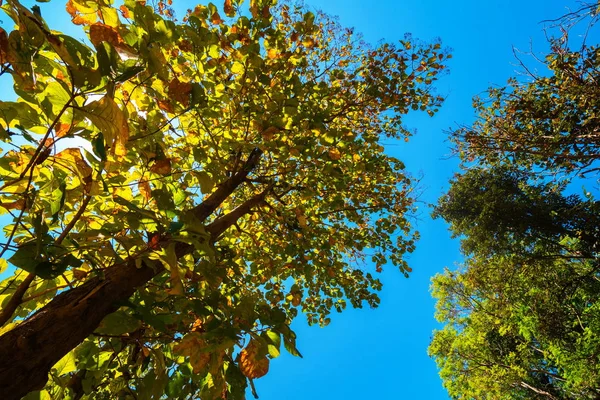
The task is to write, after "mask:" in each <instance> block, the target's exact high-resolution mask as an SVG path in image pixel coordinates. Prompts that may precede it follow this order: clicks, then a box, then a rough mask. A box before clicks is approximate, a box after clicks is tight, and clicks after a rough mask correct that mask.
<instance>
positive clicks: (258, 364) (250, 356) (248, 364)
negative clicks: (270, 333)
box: [239, 340, 269, 379]
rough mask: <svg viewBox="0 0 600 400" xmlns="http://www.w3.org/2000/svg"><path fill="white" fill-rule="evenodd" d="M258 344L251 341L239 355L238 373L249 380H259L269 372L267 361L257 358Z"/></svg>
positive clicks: (265, 358)
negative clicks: (240, 372)
mask: <svg viewBox="0 0 600 400" xmlns="http://www.w3.org/2000/svg"><path fill="white" fill-rule="evenodd" d="M258 350H259V349H258V344H257V342H256V341H255V340H251V341H250V343H248V346H246V348H245V349H244V350H242V351H241V353H240V356H239V357H240V371H242V374H244V375H245V376H247V377H248V378H250V379H256V378H260V377H262V376H265V375H266V374H267V372H269V359H268V358H267V357H266V355H265V356H262V357H258Z"/></svg>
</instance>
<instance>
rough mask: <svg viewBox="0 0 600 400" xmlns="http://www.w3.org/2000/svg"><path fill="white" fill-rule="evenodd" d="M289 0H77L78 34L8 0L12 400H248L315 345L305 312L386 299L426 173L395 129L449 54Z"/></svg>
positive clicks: (6, 391)
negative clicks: (309, 341)
mask: <svg viewBox="0 0 600 400" xmlns="http://www.w3.org/2000/svg"><path fill="white" fill-rule="evenodd" d="M274 3H275V2H274V1H270V0H250V2H249V7H248V8H244V7H243V5H242V4H241V0H226V1H225V2H224V4H223V7H222V8H217V6H215V5H213V4H208V5H207V6H202V5H199V6H197V7H196V8H194V9H193V10H189V11H188V13H187V14H186V16H185V17H184V18H183V21H181V22H179V21H177V20H175V18H174V16H173V12H172V10H171V8H170V7H169V4H168V3H166V2H163V1H159V2H158V3H157V4H156V7H155V8H153V7H150V6H148V5H145V2H144V1H134V0H125V2H124V3H123V4H122V5H121V6H119V7H118V8H116V7H113V6H111V5H109V2H105V1H103V0H85V1H84V0H69V1H68V3H67V11H68V12H69V13H70V15H71V17H72V21H73V23H75V24H78V25H81V26H82V27H83V29H84V31H85V33H86V36H87V37H86V40H84V41H80V40H77V39H75V38H72V37H69V36H66V35H63V34H61V33H59V32H56V31H54V30H52V27H50V26H49V25H48V24H47V22H46V21H44V20H43V19H42V17H41V16H40V15H39V14H40V13H39V12H36V13H32V12H31V11H30V10H28V9H27V8H25V7H23V6H22V5H20V4H19V2H18V1H17V0H7V1H5V2H4V5H3V6H2V9H3V11H4V12H5V13H6V15H7V16H8V17H9V18H10V19H12V20H13V21H14V23H15V28H14V30H12V31H11V32H5V31H3V30H2V31H0V62H1V64H2V69H1V73H2V74H5V75H10V77H11V78H12V80H13V82H14V91H15V93H16V94H17V95H18V99H17V101H14V102H13V101H2V102H0V119H1V123H0V140H1V141H2V158H1V160H0V177H1V178H0V179H1V184H0V187H1V189H0V196H1V197H0V204H1V208H0V210H1V211H2V212H4V213H8V214H9V217H12V223H10V224H8V225H7V226H5V228H4V232H5V234H6V237H7V241H6V243H5V244H4V245H3V246H2V249H1V255H0V256H1V257H3V258H1V260H0V268H1V269H2V270H6V269H7V268H8V266H9V264H10V265H12V266H14V267H16V268H13V269H12V270H14V273H13V274H12V276H8V277H7V278H6V279H5V280H4V281H2V282H1V283H0V304H1V307H2V308H1V312H0V326H1V328H0V334H1V336H0V397H1V398H2V399H18V398H21V396H23V395H25V394H26V393H28V392H30V391H33V390H38V391H39V390H41V392H40V393H37V394H34V395H33V396H42V397H44V396H46V397H52V398H71V399H80V398H95V399H119V398H122V399H129V398H137V399H158V398H164V397H165V396H166V397H169V398H181V399H184V398H197V397H201V398H203V399H213V398H228V399H241V398H244V397H245V389H246V386H247V385H248V384H250V385H251V387H252V390H253V391H254V386H252V380H253V379H255V378H259V377H261V376H263V375H264V374H266V373H267V371H268V369H269V360H270V359H272V358H274V357H277V356H278V355H279V353H280V350H281V344H282V343H283V345H284V347H285V348H286V349H287V351H289V352H290V353H292V354H294V355H300V353H299V352H298V350H297V349H296V346H295V334H294V332H292V331H291V330H290V323H291V321H292V320H293V319H294V318H295V317H296V316H297V315H298V313H299V311H301V312H303V313H304V314H305V315H306V317H307V318H308V322H309V323H310V324H317V323H318V324H320V325H327V324H328V323H329V314H330V312H331V311H332V310H336V311H339V312H341V311H342V310H343V309H344V308H346V305H347V303H350V305H352V306H353V307H362V306H363V305H364V304H367V305H369V306H372V307H374V306H377V304H378V302H379V299H378V297H377V294H376V291H378V290H380V289H381V282H380V281H379V280H378V279H377V277H376V275H375V273H376V272H379V271H381V268H382V266H383V265H384V264H386V262H388V260H389V261H390V262H391V263H392V264H394V265H396V266H397V267H398V268H399V269H400V270H401V271H402V272H403V273H404V274H407V273H408V271H409V268H408V266H407V265H406V263H405V261H404V259H403V255H404V253H406V252H410V251H412V249H413V247H414V239H415V236H414V232H413V230H412V228H411V226H410V224H409V222H408V221H407V213H410V212H411V210H412V209H413V207H414V205H413V198H412V195H411V191H412V189H411V181H410V178H409V177H408V176H407V174H406V173H405V172H404V166H403V164H402V162H400V161H399V160H397V159H394V158H392V157H389V156H387V155H386V154H385V153H384V148H383V146H382V145H381V144H380V139H382V138H407V137H408V136H409V131H408V130H407V129H405V128H404V126H403V125H402V116H403V115H404V114H406V113H407V112H409V111H410V110H422V111H426V112H428V113H429V114H433V113H434V112H435V111H436V110H437V107H438V106H439V105H440V103H441V99H440V97H437V96H435V95H434V94H432V87H431V84H432V83H433V82H434V81H435V79H436V76H437V75H438V73H440V72H441V71H442V70H443V68H444V65H443V62H444V61H445V60H446V58H447V57H449V56H448V55H447V54H446V53H445V52H444V51H443V50H442V49H441V48H440V45H439V44H438V43H433V44H430V45H426V44H420V43H415V42H413V41H412V40H411V39H410V38H409V37H407V38H406V40H404V41H401V42H400V44H398V45H392V44H381V45H379V46H377V47H372V46H369V45H367V44H365V43H363V42H362V41H361V40H360V38H359V37H358V36H357V35H355V34H354V33H353V31H352V30H351V29H344V28H342V27H341V26H339V25H338V24H337V23H335V22H334V21H332V20H331V19H329V18H328V17H327V16H325V15H322V14H320V13H318V14H316V15H315V14H314V13H312V12H307V11H306V10H305V9H303V8H302V7H299V6H293V5H289V4H286V3H284V4H282V5H280V6H274ZM71 138H78V139H80V140H84V141H87V142H89V144H90V148H89V149H81V148H77V147H73V146H72V145H71V143H72V142H70V139H71ZM367 254H369V256H371V257H372V259H373V261H374V264H375V266H374V268H373V269H374V270H376V271H370V269H371V267H370V266H369V265H368V264H366V262H365V261H366V257H367ZM8 271H11V269H9V270H8Z"/></svg>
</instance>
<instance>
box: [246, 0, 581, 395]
mask: <svg viewBox="0 0 600 400" xmlns="http://www.w3.org/2000/svg"><path fill="white" fill-rule="evenodd" d="M306 2H307V4H309V5H311V6H313V7H315V8H320V9H322V10H323V11H326V12H327V13H328V14H332V15H337V16H339V17H340V22H341V23H342V25H345V26H352V27H354V28H355V29H356V31H359V32H362V33H363V34H364V36H365V39H366V40H367V41H369V42H371V43H375V42H377V41H379V40H380V39H383V40H385V41H390V42H393V41H397V40H399V39H401V38H402V36H403V35H404V33H405V32H410V33H412V34H413V36H414V37H417V38H420V39H423V40H432V39H435V38H438V37H439V38H441V39H442V42H443V44H444V45H446V46H448V47H451V48H452V49H453V51H452V54H453V57H454V58H453V59H452V60H450V61H451V62H450V68H451V71H450V74H449V75H447V76H445V77H444V78H443V79H442V81H441V82H440V83H439V85H438V88H439V93H441V94H442V95H444V96H446V97H447V100H446V103H445V104H444V106H443V107H442V109H441V111H440V112H439V113H438V114H437V115H436V116H435V117H433V118H429V117H427V116H421V115H414V116H411V117H410V118H408V119H407V123H408V124H409V125H410V126H413V127H415V128H417V130H418V132H417V135H416V136H414V137H413V138H412V140H411V141H410V142H409V143H408V144H405V143H404V142H402V143H397V146H388V147H387V148H388V150H389V152H390V153H391V154H393V155H394V156H397V157H398V158H400V159H402V160H403V161H404V162H405V163H406V165H407V168H408V169H409V171H411V172H412V173H413V174H414V175H418V174H419V173H422V174H423V175H424V177H423V180H422V186H423V188H424V192H423V194H422V196H421V200H423V202H424V203H433V202H435V201H436V199H437V198H438V197H439V196H440V195H441V194H442V193H443V191H444V190H445V189H447V187H448V185H447V181H448V179H449V178H450V177H451V176H452V174H453V173H454V171H455V170H456V165H457V161H456V160H455V159H448V157H447V156H448V155H449V154H450V150H449V143H448V142H447V141H446V136H445V134H444V130H447V129H448V128H451V127H456V126H457V124H468V123H470V122H471V121H473V118H474V115H473V111H472V108H471V98H472V97H473V96H474V95H476V94H479V93H481V92H482V91H484V90H485V89H486V88H487V87H489V86H490V85H501V84H503V83H505V82H506V79H507V78H508V77H510V76H514V75H515V74H516V73H517V72H518V67H517V66H516V60H515V59H514V57H513V50H512V46H515V47H516V48H518V49H521V50H523V51H528V50H529V49H530V46H533V49H534V50H535V51H536V52H537V53H538V54H540V53H543V52H544V51H546V49H547V46H546V41H545V39H544V33H543V31H542V27H543V26H542V24H540V21H542V20H545V19H551V18H556V17H559V16H561V15H563V14H565V13H567V12H568V11H569V7H570V8H571V9H572V10H575V9H577V8H578V3H577V2H574V1H565V0H563V1H557V0H529V1H522V0H521V1H517V0H503V1H499V0H487V1H482V0H454V1H442V0H411V1H408V0H377V1H364V0H306ZM540 72H542V71H540ZM421 210H422V212H421V216H420V221H419V222H418V229H419V231H420V232H421V240H420V241H419V243H418V244H417V251H416V252H415V253H413V255H412V256H411V258H410V260H409V264H410V265H411V267H412V268H413V270H414V272H413V273H412V275H411V277H410V278H409V279H406V278H404V277H402V276H401V274H400V273H398V272H397V271H395V270H394V269H393V268H392V267H389V268H387V269H386V270H385V272H384V276H383V282H384V288H383V292H382V293H381V300H382V302H381V306H380V307H379V308H378V309H375V310H371V309H363V310H348V311H347V312H345V313H344V314H338V315H334V316H333V321H332V323H331V324H330V325H329V326H328V327H326V328H323V329H321V328H318V327H311V328H309V327H307V326H306V324H305V323H304V321H302V320H301V319H300V318H299V319H298V320H297V321H296V323H295V325H294V329H295V331H296V333H297V334H298V347H299V349H300V351H301V352H302V354H303V356H304V358H303V359H297V358H293V357H291V356H288V355H286V354H284V353H282V357H280V358H278V359H276V360H274V361H273V362H272V364H271V371H270V372H269V374H268V375H267V376H266V377H264V378H261V379H260V380H257V381H256V387H257V390H258V394H259V396H260V398H261V400H276V399H285V400H305V399H327V400H338V399H339V400H342V399H384V400H388V399H389V400H392V399H394V400H395V399H400V400H404V399H406V400H412V399H422V400H443V399H444V400H445V399H448V398H449V397H448V395H447V393H446V391H445V389H444V388H443V387H442V384H441V380H440V379H439V377H438V374H437V369H436V366H435V363H434V362H433V361H432V360H431V359H430V358H429V357H428V356H427V346H428V344H429V340H430V337H431V331H432V330H433V329H435V327H436V321H435V320H434V318H433V313H434V302H433V300H432V299H431V297H430V294H429V284H430V279H431V277H432V276H433V275H434V274H436V273H437V272H439V271H441V270H442V269H443V268H444V266H453V265H454V264H455V263H456V262H457V261H459V260H460V255H459V252H458V243H457V242H456V241H451V240H450V239H449V235H448V233H447V231H446V227H445V225H444V223H443V222H442V221H431V220H430V218H429V212H430V211H429V209H428V208H427V207H426V205H425V204H423V207H422V208H421Z"/></svg>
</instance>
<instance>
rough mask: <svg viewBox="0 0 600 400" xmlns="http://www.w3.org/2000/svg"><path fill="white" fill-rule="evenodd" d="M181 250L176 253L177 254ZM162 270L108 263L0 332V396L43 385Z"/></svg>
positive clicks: (208, 207) (197, 211) (251, 163)
mask: <svg viewBox="0 0 600 400" xmlns="http://www.w3.org/2000/svg"><path fill="white" fill-rule="evenodd" d="M261 154H262V151H261V150H258V149H255V150H254V151H252V152H251V154H250V156H249V157H248V160H247V161H246V163H245V164H244V166H243V167H242V169H241V170H240V171H239V172H238V173H236V174H235V175H234V176H232V177H231V178H229V179H228V180H227V181H225V182H224V183H223V184H221V185H220V187H219V188H218V189H217V190H216V191H215V192H214V193H213V194H211V195H210V196H209V197H208V198H207V199H206V200H205V201H204V202H203V203H202V204H200V205H199V206H197V207H196V208H194V209H193V210H192V212H193V213H194V216H195V217H196V218H198V219H199V220H201V221H204V220H205V219H206V218H208V217H209V216H210V215H211V214H212V213H213V212H214V211H215V210H216V209H217V208H218V207H219V206H220V204H221V203H222V202H223V201H224V200H225V199H227V197H229V196H230V195H231V194H232V193H233V192H234V191H235V190H236V189H237V188H238V187H239V186H240V185H241V184H242V183H244V181H245V180H246V179H247V176H248V174H249V173H250V172H251V171H252V170H253V169H254V168H256V166H257V165H258V162H259V160H260V157H261ZM265 194H266V193H265ZM263 196H264V195H263ZM258 203H259V201H258V199H257V196H255V197H253V198H251V199H250V200H248V201H246V203H244V204H242V205H241V206H240V207H238V209H236V210H234V211H233V212H232V213H230V214H228V215H226V216H224V217H221V218H219V219H217V220H216V221H214V222H213V224H214V225H213V224H211V225H212V226H213V227H212V228H210V229H211V230H212V231H211V235H212V234H213V232H214V234H215V235H217V236H218V235H219V234H220V233H222V232H223V231H224V230H225V229H227V228H228V227H229V226H231V224H232V223H233V222H234V221H231V220H232V218H233V216H230V215H231V214H234V213H236V214H234V215H238V214H239V215H243V214H242V210H246V209H247V210H250V209H251V208H252V207H253V206H254V205H255V204H258ZM209 226H210V225H209ZM217 236H214V237H217ZM167 240H168V239H167ZM186 246H187V245H186ZM181 250H183V248H180V249H179V251H177V253H178V256H181V254H179V253H180V251H181ZM186 254H187V253H186ZM162 271H164V269H163V268H162V267H154V268H153V267H151V266H150V265H148V264H147V263H145V262H144V263H143V264H142V267H141V268H137V267H136V263H135V260H134V259H130V260H128V261H125V262H122V263H119V264H115V265H112V266H111V267H109V268H107V269H105V270H104V276H103V277H99V276H97V277H93V278H91V279H90V280H88V281H87V282H85V283H84V284H83V285H81V286H79V287H76V288H75V289H71V290H68V291H65V292H62V293H60V294H59V295H58V296H56V297H55V298H54V299H53V300H52V301H50V302H49V303H48V304H46V305H45V306H44V307H43V308H41V309H40V310H39V311H38V312H36V313H35V314H34V315H32V316H31V317H30V318H28V319H27V320H26V321H24V322H22V323H21V324H19V325H18V326H16V327H15V328H14V329H12V330H10V331H8V332H7V333H5V334H4V335H2V336H0V398H1V399H3V400H13V399H14V400H18V399H20V398H22V397H23V396H25V395H26V394H27V393H28V392H31V391H34V390H40V389H41V388H43V387H44V385H45V384H46V382H47V380H48V372H49V371H50V368H52V366H53V365H54V364H56V362H58V361H59V360H60V359H61V358H62V357H64V356H65V355H66V354H67V353H68V352H69V351H71V350H72V349H74V348H75V347H76V346H77V345H79V344H80V343H81V342H82V341H83V340H85V338H87V337H88V336H90V335H91V334H92V333H93V332H94V330H95V329H96V328H97V327H98V325H99V324H100V322H101V321H102V319H104V317H106V316H107V315H108V314H111V313H113V312H115V311H116V310H117V309H118V308H119V305H120V304H121V303H122V302H123V301H125V300H127V299H128V298H129V297H131V296H132V295H133V293H135V291H136V290H137V288H138V287H140V286H142V285H144V284H146V283H147V282H148V281H150V280H151V279H152V278H153V277H155V276H156V275H157V274H159V273H161V272H162ZM11 315H12V314H11Z"/></svg>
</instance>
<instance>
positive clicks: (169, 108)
mask: <svg viewBox="0 0 600 400" xmlns="http://www.w3.org/2000/svg"><path fill="white" fill-rule="evenodd" d="M157 103H158V108H160V109H161V110H163V111H166V112H168V113H170V114H173V113H174V112H175V109H174V108H173V105H172V104H171V102H170V101H168V100H158V102H157Z"/></svg>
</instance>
